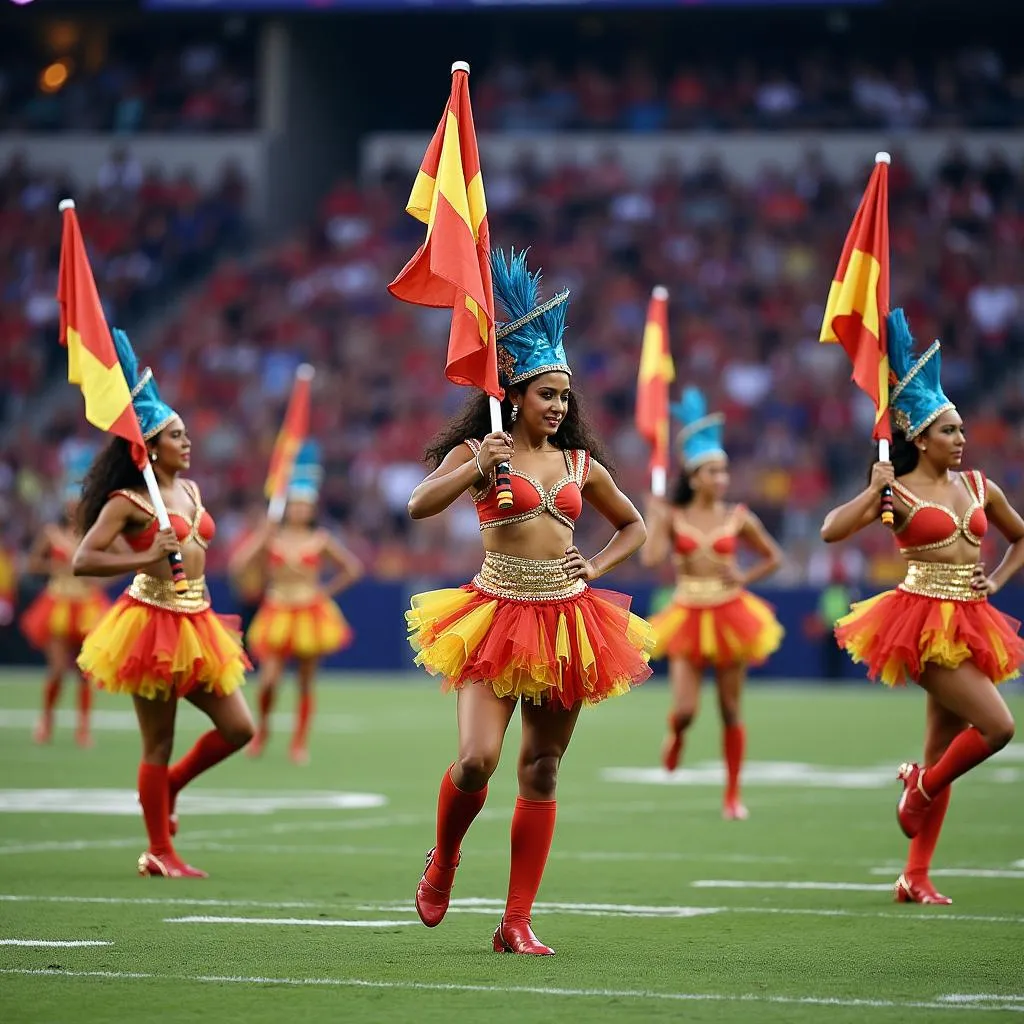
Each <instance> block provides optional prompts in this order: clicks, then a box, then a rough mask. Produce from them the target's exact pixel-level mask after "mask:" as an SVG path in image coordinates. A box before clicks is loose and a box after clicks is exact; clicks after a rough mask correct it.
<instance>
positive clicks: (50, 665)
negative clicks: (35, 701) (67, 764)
mask: <svg viewBox="0 0 1024 1024" xmlns="http://www.w3.org/2000/svg"><path fill="white" fill-rule="evenodd" d="M70 665H71V652H70V650H69V649H68V645H67V643H66V642H65V641H64V640H62V639H59V638H56V637H55V638H54V639H52V640H51V641H50V642H49V643H48V644H47V645H46V681H45V682H44V683H43V712H42V715H41V716H40V718H39V722H38V724H37V725H36V728H35V732H34V733H33V734H32V738H33V739H34V740H35V741H36V743H49V742H50V738H51V737H52V736H53V714H54V711H55V709H56V707H57V701H58V700H60V690H61V686H62V685H63V682H64V673H65V672H67V670H68V668H69V667H70Z"/></svg>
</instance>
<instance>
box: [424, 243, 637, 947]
mask: <svg viewBox="0 0 1024 1024" xmlns="http://www.w3.org/2000/svg"><path fill="white" fill-rule="evenodd" d="M491 262H492V268H493V277H494V293H495V295H496V297H497V298H498V299H499V300H500V302H501V303H502V305H503V306H504V307H505V310H506V312H507V313H508V314H509V317H510V319H511V321H512V322H511V323H508V324H505V325H504V326H502V327H499V329H498V331H497V337H498V339H499V341H500V342H501V344H500V346H499V349H498V367H499V371H500V375H501V381H502V384H503V386H504V387H505V389H506V391H505V399H504V401H503V403H502V417H503V422H504V423H505V424H507V429H506V430H503V431H497V432H494V433H489V432H488V430H489V423H490V417H489V415H488V399H487V396H486V395H482V394H481V395H479V396H478V397H477V398H476V399H474V400H473V401H471V402H470V404H469V406H468V407H467V409H466V411H465V412H464V414H463V415H462V416H461V417H459V418H458V419H457V420H455V421H454V422H452V423H451V424H450V425H449V426H448V427H447V428H446V429H445V430H443V431H442V432H441V434H440V435H439V436H438V437H437V438H436V439H435V440H434V441H433V442H432V443H431V445H430V447H429V448H428V449H427V460H428V462H431V463H433V464H434V465H435V467H436V468H435V469H434V471H433V472H432V473H431V474H430V475H429V476H428V477H427V478H426V479H425V480H424V481H423V482H422V483H420V484H419V485H418V486H417V487H416V489H415V490H414V491H413V493H412V497H411V498H410V499H409V514H410V515H411V516H412V518H413V519H425V518H426V517H428V516H433V515H437V514H438V513H439V512H443V511H444V510H445V509H446V508H448V506H449V505H451V504H452V502H454V501H455V500H456V498H458V497H459V496H460V495H461V494H462V493H463V492H464V491H467V490H468V491H469V493H470V495H471V497H472V499H473V501H474V502H475V504H476V510H477V514H478V516H479V519H480V529H481V531H482V533H483V545H484V562H483V567H482V568H481V570H480V572H479V573H478V574H477V576H475V577H474V579H473V581H472V582H471V583H469V584H467V585H466V586H464V587H461V588H459V589H455V590H439V591H433V592H431V593H425V594H419V595H417V596H416V597H414V598H413V599H412V610H411V611H409V612H407V618H408V621H409V629H410V640H411V642H412V645H413V647H414V648H415V649H416V650H417V651H418V652H419V653H418V654H417V657H416V661H417V663H418V664H420V665H423V666H424V667H425V668H426V669H427V670H428V671H429V672H431V673H432V674H434V675H440V676H442V677H443V678H444V689H446V690H448V689H455V690H457V691H458V725H459V751H458V757H457V759H456V760H455V763H454V764H453V765H452V766H451V767H450V768H449V769H448V770H447V771H445V773H444V776H443V777H442V780H441V792H440V796H439V798H438V809H437V842H436V845H435V846H434V848H433V849H431V850H430V852H429V853H428V854H427V865H426V870H425V871H424V872H423V877H422V878H421V879H420V883H419V886H418V887H417V890H416V909H417V911H418V912H419V916H420V919H421V920H422V921H423V923H424V924H425V925H426V926H427V927H428V928H433V927H434V926H436V925H438V924H440V922H441V919H442V918H443V917H444V915H445V912H446V911H447V909H448V901H449V898H450V896H451V889H452V883H453V881H454V878H455V870H456V868H457V867H458V865H459V859H460V852H459V850H460V846H461V843H462V839H463V836H465V834H466V832H467V830H468V829H469V826H470V824H471V823H472V821H473V819H474V818H475V817H476V815H477V814H478V813H479V811H480V809H481V808H482V807H483V805H484V801H485V800H486V798H487V781H488V779H489V778H490V777H491V775H492V774H493V772H494V770H495V768H496V767H497V764H498V758H499V756H500V754H501V747H502V741H503V739H504V736H505V731H506V729H507V728H508V724H509V721H510V719H511V718H512V715H513V713H514V711H515V709H516V705H517V704H520V705H521V714H522V725H523V735H522V746H521V749H520V752H519V763H518V774H519V796H518V799H517V800H516V805H515V811H514V813H513V815H512V865H511V873H510V877H509V887H508V898H507V901H506V904H505V912H504V915H503V916H502V919H501V921H500V922H499V924H498V928H497V930H496V931H495V933H494V940H493V947H494V950H495V951H496V952H502V951H504V952H509V953H529V954H537V955H549V954H551V953H553V952H554V951H553V950H552V949H551V948H550V947H548V946H546V945H544V944H543V943H542V942H540V940H538V938H537V937H536V935H534V933H533V931H532V929H531V927H530V914H531V911H532V909H533V903H534V899H535V897H536V895H537V890H538V888H539V886H540V882H541V877H542V876H543V873H544V866H545V864H546V862H547V857H548V851H549V850H550V847H551V840H552V836H553V834H554V828H555V784H556V778H557V775H558V768H559V764H560V762H561V758H562V755H563V754H564V753H565V750H566V747H568V745H569V740H570V737H571V736H572V732H573V727H574V726H575V724H576V718H577V716H578V715H579V711H580V708H581V706H582V705H584V704H596V703H597V702H598V701H601V700H603V699H604V698H606V697H610V696H613V695H615V694H620V693H624V692H625V691H626V690H628V689H629V688H630V687H631V686H633V685H635V684H637V683H640V682H642V681H643V680H644V679H646V678H647V677H648V675H649V674H650V669H649V668H648V665H647V661H648V656H649V650H650V642H651V636H650V627H649V626H648V625H647V623H646V622H644V621H643V620H642V619H640V618H638V617H637V616H635V615H633V614H631V613H630V611H629V600H628V598H626V597H624V596H622V595H620V594H615V593H612V592H609V591H600V590H593V589H591V587H590V583H591V582H593V581H594V580H596V579H597V578H598V577H599V576H602V575H604V573H606V572H608V571H609V570H610V569H612V568H613V567H614V566H616V565H617V564H618V563H619V562H621V561H623V559H625V558H628V557H629V556H630V555H631V554H632V553H633V552H634V551H636V550H637V548H639V547H640V545H641V544H643V542H644V537H645V536H646V530H645V528H644V524H643V520H642V519H641V518H640V515H639V513H638V512H637V510H636V509H635V508H634V507H633V506H632V504H631V503H630V502H629V499H628V498H626V496H625V495H624V494H623V493H622V492H621V491H620V490H619V489H618V487H617V486H616V485H615V483H614V481H613V480H612V477H611V475H610V473H609V472H608V470H607V469H606V468H605V462H606V460H605V458H604V454H603V450H602V448H601V445H600V443H599V442H598V440H597V439H596V438H595V437H594V435H593V433H592V432H591V430H590V428H589V427H588V425H587V423H586V421H585V420H584V419H583V417H582V416H581V414H580V410H579V406H578V404H577V400H576V396H575V393H574V392H573V391H572V390H571V389H570V379H571V378H570V370H569V367H568V365H567V363H566V361H565V349H564V348H563V346H562V334H563V332H564V330H565V313H566V301H567V300H568V297H569V293H568V292H562V293H560V294H558V295H556V296H555V297H554V298H552V299H549V300H548V301H547V302H545V303H543V304H541V303H539V302H538V282H539V277H540V275H539V274H531V273H530V272H529V271H528V270H527V267H526V260H525V254H524V253H519V254H516V253H513V254H512V259H511V262H510V263H508V264H507V263H506V262H505V259H504V256H503V255H502V254H501V253H500V252H495V253H494V254H493V257H492V261H491ZM506 462H507V463H510V464H511V486H510V490H511V496H512V507H511V508H501V507H499V493H498V484H497V482H496V476H495V467H497V466H498V465H499V464H500V463H506ZM584 499H586V500H587V501H589V502H590V504H591V505H593V506H594V508H596V509H597V511H598V512H600V513H601V514H602V515H603V516H604V517H605V518H606V519H607V520H608V521H609V522H610V523H611V525H612V526H613V527H614V528H615V534H614V536H613V537H612V539H611V541H610V542H609V543H608V544H607V546H606V547H605V548H604V549H603V550H602V551H600V552H598V553H597V554H596V555H594V556H593V557H592V558H589V559H588V558H585V557H584V556H583V555H582V554H581V553H580V551H579V549H578V548H577V547H576V546H575V545H574V544H573V529H574V527H575V524H576V520H577V519H578V518H579V516H580V514H581V512H582V511H583V500H584Z"/></svg>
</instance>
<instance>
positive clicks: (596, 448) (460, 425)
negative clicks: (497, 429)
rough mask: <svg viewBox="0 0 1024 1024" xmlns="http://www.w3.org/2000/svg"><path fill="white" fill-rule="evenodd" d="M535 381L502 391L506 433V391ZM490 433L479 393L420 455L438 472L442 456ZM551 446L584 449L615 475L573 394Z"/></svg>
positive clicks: (521, 388)
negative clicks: (468, 440)
mask: <svg viewBox="0 0 1024 1024" xmlns="http://www.w3.org/2000/svg"><path fill="white" fill-rule="evenodd" d="M538 376H539V375H538ZM536 379H537V378H536V377H531V378H530V379H529V380H526V381H522V382H521V383H519V384H517V385H516V387H515V388H510V389H508V390H507V391H506V392H505V397H504V399H502V402H501V425H502V427H503V428H504V429H505V430H509V429H510V428H511V426H512V401H511V399H510V398H509V397H508V391H509V390H511V391H517V392H520V393H525V392H526V389H527V388H528V387H529V386H530V384H532V383H533V381H535V380H536ZM490 432H491V410H490V399H489V398H488V396H487V395H486V394H485V393H484V392H482V391H479V392H477V393H476V394H474V395H473V397H472V398H470V399H469V401H468V402H466V404H465V405H464V406H463V408H462V411H461V412H459V413H458V414H457V415H455V416H454V417H453V418H452V419H450V420H449V421H448V422H447V423H446V424H445V425H444V426H443V427H442V428H441V431H440V433H438V434H437V436H436V437H434V438H433V440H431V442H430V443H429V444H428V445H427V448H426V451H424V453H423V459H424V461H425V462H426V463H427V465H429V466H430V467H431V468H432V469H437V467H438V466H440V465H441V462H442V461H443V459H444V457H445V456H446V455H447V454H448V453H449V452H450V451H452V449H454V448H458V447H459V445H460V444H462V442H463V441H465V440H467V439H468V438H471V437H473V438H476V439H477V440H478V441H479V440H482V439H483V438H484V437H486V435H487V434H489V433H490ZM551 443H552V444H553V445H554V446H555V447H556V448H561V449H562V450H563V451H571V450H572V449H574V448H583V449H585V450H586V451H588V452H590V455H591V457H592V458H594V459H596V460H597V461H598V462H600V463H601V465H602V466H604V468H605V469H607V470H608V472H609V473H612V474H614V472H615V469H614V466H613V464H612V462H611V459H610V458H609V455H608V449H607V448H605V446H604V443H603V442H602V441H601V440H600V438H598V436H597V434H595V433H594V428H593V427H592V426H591V425H590V422H589V421H588V420H587V417H586V413H585V412H584V410H583V408H582V407H581V404H580V400H579V398H578V396H577V395H576V392H575V391H570V392H569V408H568V410H567V411H566V414H565V417H564V418H563V419H562V422H561V423H560V424H559V425H558V432H557V433H556V434H555V435H554V437H552V438H551Z"/></svg>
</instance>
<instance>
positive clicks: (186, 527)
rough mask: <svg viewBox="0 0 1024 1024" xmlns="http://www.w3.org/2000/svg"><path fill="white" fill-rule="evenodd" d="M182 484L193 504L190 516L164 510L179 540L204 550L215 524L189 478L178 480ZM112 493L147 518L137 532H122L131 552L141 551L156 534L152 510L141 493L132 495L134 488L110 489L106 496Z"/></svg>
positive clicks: (157, 527) (153, 511)
mask: <svg viewBox="0 0 1024 1024" xmlns="http://www.w3.org/2000/svg"><path fill="white" fill-rule="evenodd" d="M182 484H183V485H184V487H185V490H186V491H187V492H188V496H189V497H190V498H191V499H192V504H193V505H194V506H195V508H194V509H193V511H192V518H191V519H190V518H189V517H188V516H186V515H183V514H182V513H181V512H171V511H170V510H168V512H167V517H168V519H170V521H171V526H172V527H173V528H174V534H175V536H176V537H177V538H178V540H179V542H180V543H182V544H187V543H188V542H189V541H190V540H194V541H195V542H196V543H197V544H198V545H199V546H200V547H201V548H202V549H203V550H204V551H205V550H206V549H207V548H208V547H209V546H210V541H211V540H213V537H214V534H215V533H216V532H217V526H216V524H215V523H214V521H213V516H211V515H210V513H209V512H207V511H206V509H205V508H203V499H202V498H201V497H200V495H199V488H198V487H197V486H196V485H195V484H194V483H193V482H192V481H191V480H182ZM115 494H118V495H120V496H121V497H122V498H127V499H128V500H129V501H130V502H131V503H132V504H133V505H134V506H135V507H136V508H141V509H142V511H143V512H145V513H146V514H147V515H148V516H150V517H151V518H150V521H149V522H148V523H147V524H146V526H145V527H144V528H143V529H142V530H140V531H139V532H138V533H131V534H128V533H126V534H125V535H124V539H125V540H126V541H127V542H128V546H129V547H130V548H131V549H132V550H133V551H145V550H146V548H148V547H149V545H150V544H152V543H153V537H154V536H156V532H157V530H158V529H159V525H158V524H157V520H156V509H155V508H153V506H152V505H151V504H150V503H149V502H148V501H147V500H146V499H145V498H144V497H142V495H141V494H136V493H135V492H134V491H125V490H119V491H111V493H110V497H113V496H114V495H115Z"/></svg>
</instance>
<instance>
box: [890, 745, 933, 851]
mask: <svg viewBox="0 0 1024 1024" xmlns="http://www.w3.org/2000/svg"><path fill="white" fill-rule="evenodd" d="M896 778H898V779H899V780H900V781H901V782H902V783H903V792H902V794H900V801H899V803H898V804H897V805H896V820H897V821H898V822H899V824H900V828H901V829H902V830H903V834H904V835H905V836H906V837H907V838H908V839H913V838H914V837H915V836H916V835H917V833H918V832H920V831H921V827H922V826H923V825H924V819H925V817H926V816H927V814H928V807H929V805H930V804H931V802H932V798H931V797H930V796H929V795H928V794H927V793H926V792H925V789H924V786H923V785H922V779H923V778H924V769H923V768H922V767H921V766H920V765H918V764H913V763H904V764H901V765H900V769H899V771H898V772H897V773H896Z"/></svg>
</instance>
